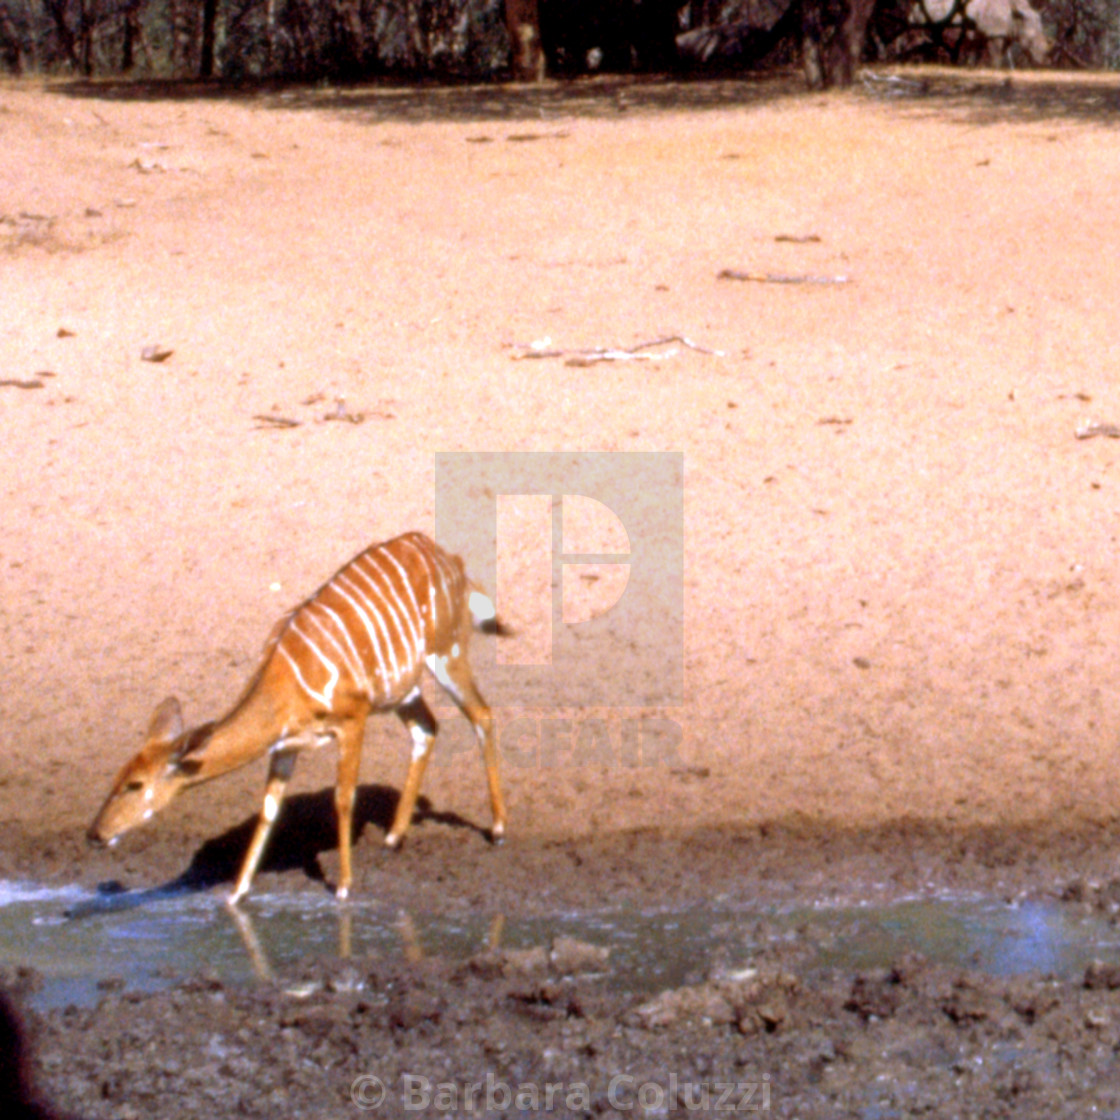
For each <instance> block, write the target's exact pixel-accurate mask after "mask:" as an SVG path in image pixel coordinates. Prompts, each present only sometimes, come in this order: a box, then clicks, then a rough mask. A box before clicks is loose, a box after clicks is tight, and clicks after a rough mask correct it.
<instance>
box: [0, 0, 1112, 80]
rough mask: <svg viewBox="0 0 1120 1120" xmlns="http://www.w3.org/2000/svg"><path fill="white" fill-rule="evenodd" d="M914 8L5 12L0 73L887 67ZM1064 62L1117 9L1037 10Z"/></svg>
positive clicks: (282, 6)
mask: <svg viewBox="0 0 1120 1120" xmlns="http://www.w3.org/2000/svg"><path fill="white" fill-rule="evenodd" d="M912 2H913V0H684V2H682V0H0V67H2V68H6V69H7V70H9V71H13V72H19V71H21V70H32V71H40V72H57V71H69V72H72V73H78V74H85V75H93V74H130V73H139V74H142V75H145V76H156V77H201V78H211V77H221V78H225V79H232V80H238V79H246V78H256V77H274V76H275V77H285V78H303V79H313V78H328V79H332V80H359V79H363V78H371V77H375V76H378V75H385V74H394V75H399V76H401V77H419V76H427V75H431V76H438V77H444V78H448V77H460V78H473V79H487V78H497V77H504V78H508V77H512V78H516V79H519V80H522V81H535V80H539V79H540V78H542V77H544V76H545V74H546V73H548V74H553V75H558V76H563V75H572V74H578V73H585V72H588V71H590V70H602V71H634V70H645V71H671V70H674V69H678V68H682V67H688V66H692V67H695V66H698V65H706V66H711V65H719V66H722V67H723V68H725V69H728V68H742V67H756V68H757V67H766V66H768V65H774V64H783V65H784V64H788V63H789V62H791V61H792V60H794V59H795V58H800V60H801V62H802V65H803V67H804V71H805V74H806V78H807V80H808V82H809V84H810V85H811V86H828V85H845V84H848V83H849V82H850V81H851V80H852V78H853V75H854V74H855V73H856V71H857V69H858V67H859V65H860V63H861V62H862V61H863V60H865V59H867V58H868V57H885V56H889V55H890V52H891V49H892V44H893V43H895V42H896V41H899V36H900V33H901V32H902V31H903V30H905V28H906V26H907V15H908V12H909V10H910V7H911V5H912ZM1035 2H1036V4H1037V6H1039V7H1040V9H1041V10H1042V11H1043V13H1044V17H1045V19H1046V20H1047V22H1048V24H1049V26H1050V28H1051V29H1052V31H1053V33H1054V44H1055V47H1054V52H1053V56H1052V57H1053V59H1054V61H1056V62H1058V63H1059V64H1062V65H1079V66H1116V65H1118V64H1120V0H1035Z"/></svg>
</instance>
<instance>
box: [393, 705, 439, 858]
mask: <svg viewBox="0 0 1120 1120" xmlns="http://www.w3.org/2000/svg"><path fill="white" fill-rule="evenodd" d="M397 715H399V716H400V717H401V719H402V720H403V721H404V725H405V727H407V728H408V730H409V733H410V734H411V735H412V761H411V762H410V763H409V764H408V777H406V778H405V780H404V789H402V790H401V799H400V801H398V802H397V811H396V813H395V814H394V815H393V827H392V828H390V829H389V835H388V836H386V837H385V846H386V847H387V848H395V847H397V846H398V845H399V844H400V842H401V839H402V838H403V837H404V834H405V833H406V832H407V831H408V826H409V825H410V824H411V823H412V813H413V811H414V810H415V808H416V798H417V797H418V796H419V794H420V783H421V782H422V781H423V780H424V771H425V770H426V769H427V768H428V759H429V758H430V757H431V753H432V742H433V740H434V739H435V737H436V728H437V726H438V725H437V724H436V717H435V716H433V715H432V713H431V710H430V709H429V708H428V705H427V704H425V703H424V698H423V697H422V696H421V695H420V693H419V692H417V694H416V695H415V696H414V697H412V698H411V699H409V700H406V701H405V702H404V703H403V704H401V706H400V707H399V708H398V709H397Z"/></svg>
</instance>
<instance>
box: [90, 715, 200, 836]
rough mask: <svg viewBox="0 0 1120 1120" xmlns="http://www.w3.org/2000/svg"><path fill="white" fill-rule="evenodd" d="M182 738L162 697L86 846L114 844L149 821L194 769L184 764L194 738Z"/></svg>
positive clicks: (176, 719)
mask: <svg viewBox="0 0 1120 1120" xmlns="http://www.w3.org/2000/svg"><path fill="white" fill-rule="evenodd" d="M205 730H208V728H205V729H204V728H197V729H196V730H195V731H192V732H187V733H184V731H183V714H182V711H181V709H180V708H179V701H178V700H176V699H175V698H174V697H173V696H171V697H168V699H166V700H164V702H163V703H162V704H160V706H159V707H158V708H156V710H155V714H154V715H153V716H152V722H151V724H150V725H149V727H148V737H147V740H146V742H145V743H144V746H143V747H141V748H140V750H139V751H138V752H137V753H136V754H135V755H134V756H133V757H132V758H131V759H130V760H129V761H128V762H127V763H126V764H125V766H124V769H123V770H121V772H120V774H119V775H118V776H117V780H116V781H115V782H114V783H113V788H112V789H111V790H110V791H109V796H108V797H107V798H106V799H105V804H104V805H102V806H101V811H100V812H99V813H98V814H97V816H96V817H95V818H94V821H93V824H91V825H90V826H89V830H88V831H87V832H86V838H87V839H88V840H89V842H90V843H91V844H95V845H98V846H101V845H103V844H114V843H116V841H117V840H118V838H119V837H120V836H122V835H123V834H124V833H126V832H128V831H129V830H130V829H133V828H135V827H136V826H137V825H138V824H143V823H144V821H146V820H149V819H151V817H153V816H155V814H156V813H158V812H159V811H160V809H162V808H164V806H166V805H167V804H168V803H169V802H170V801H171V800H172V799H173V798H174V797H175V795H176V794H178V792H179V791H180V790H181V789H182V788H183V786H184V785H186V784H187V783H188V782H189V781H190V779H191V777H192V776H193V775H194V773H195V771H196V770H197V768H198V763H197V761H196V760H194V759H188V758H186V757H185V756H186V754H187V752H188V751H189V750H190V749H191V747H192V746H194V745H195V743H196V741H197V740H198V738H199V736H200V733H205Z"/></svg>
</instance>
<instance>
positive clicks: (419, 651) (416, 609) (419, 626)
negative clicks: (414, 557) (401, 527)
mask: <svg viewBox="0 0 1120 1120" xmlns="http://www.w3.org/2000/svg"><path fill="white" fill-rule="evenodd" d="M384 556H385V559H386V560H388V561H389V563H390V564H392V565H393V567H394V568H396V569H397V573H398V574H399V575H400V577H401V583H403V584H404V588H405V590H406V591H407V592H408V597H409V599H410V600H412V610H411V611H409V612H408V616H409V619H410V620H411V621H412V623H413V627H412V634H413V638H414V645H415V649H416V656H417V657H421V656H423V653H424V629H423V627H424V618H423V615H422V614H421V612H420V604H419V602H418V601H417V599H416V591H415V589H414V588H413V586H412V580H410V579H409V578H408V572H407V570H406V569H405V566H404V565H403V564H402V563H401V562H400V561H399V560H398V559H397V558H396V557H395V556H394V555H393V554H392V553H391V552H385V554H384Z"/></svg>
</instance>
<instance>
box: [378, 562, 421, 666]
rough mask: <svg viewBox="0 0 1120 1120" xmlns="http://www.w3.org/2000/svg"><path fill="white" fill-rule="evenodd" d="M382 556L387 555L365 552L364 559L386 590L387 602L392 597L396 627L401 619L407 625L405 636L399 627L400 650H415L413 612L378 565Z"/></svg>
mask: <svg viewBox="0 0 1120 1120" xmlns="http://www.w3.org/2000/svg"><path fill="white" fill-rule="evenodd" d="M384 555H387V554H386V553H384V552H382V553H377V554H376V555H375V554H372V553H369V552H367V553H366V559H367V560H368V561H369V562H370V563H371V564H372V565H373V566H374V568H375V569H376V571H377V575H378V577H379V579H380V583H381V586H382V588H384V589H387V590H388V595H386V600H388V598H389V596H392V599H393V603H392V604H391V605H390V609H392V611H393V617H394V618H395V619H396V620H397V623H398V625H400V623H401V619H403V620H404V622H405V623H407V624H408V630H409V633H407V634H406V633H405V632H404V626H403V625H401V626H400V633H401V649H402V650H405V649H408V647H409V646H412V648H413V649H415V648H416V644H417V640H418V638H419V633H418V631H417V629H416V616H415V612H414V611H410V610H409V609H408V607H407V606H406V605H405V603H404V600H402V599H401V597H400V594H399V593H398V592H397V589H396V586H395V585H394V583H393V581H392V580H391V579H390V578H389V573H388V572H386V571H385V569H384V568H382V567H381V565H380V564H379V562H378V561H379V559H380V557H381V556H384ZM407 582H408V577H407V576H406V577H405V583H406V584H407ZM397 609H399V610H400V614H398V613H397Z"/></svg>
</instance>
